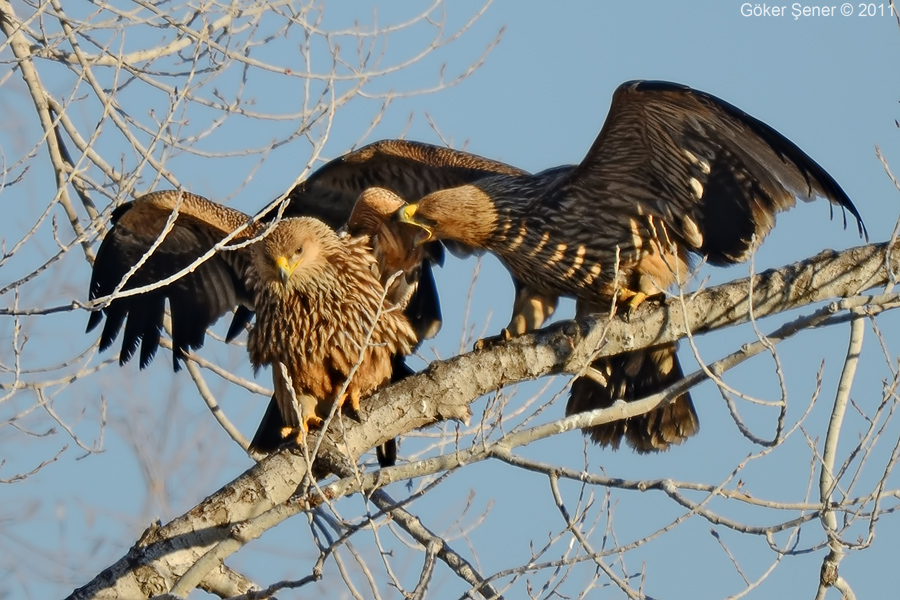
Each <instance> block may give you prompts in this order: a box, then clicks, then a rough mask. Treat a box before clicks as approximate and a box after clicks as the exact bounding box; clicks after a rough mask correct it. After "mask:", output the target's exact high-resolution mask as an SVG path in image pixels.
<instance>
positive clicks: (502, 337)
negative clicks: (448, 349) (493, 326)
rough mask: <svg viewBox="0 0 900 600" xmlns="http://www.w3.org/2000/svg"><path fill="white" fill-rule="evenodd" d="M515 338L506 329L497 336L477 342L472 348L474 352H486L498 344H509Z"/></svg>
mask: <svg viewBox="0 0 900 600" xmlns="http://www.w3.org/2000/svg"><path fill="white" fill-rule="evenodd" d="M512 338H513V334H511V333H510V332H509V329H507V328H506V327H504V328H503V329H501V330H500V333H498V334H497V335H492V336H489V337H486V338H481V339H480V340H477V341H476V342H475V344H474V346H473V347H472V349H473V350H485V349H487V348H491V347H492V346H496V345H497V344H502V343H504V342H508V341H509V340H511V339H512Z"/></svg>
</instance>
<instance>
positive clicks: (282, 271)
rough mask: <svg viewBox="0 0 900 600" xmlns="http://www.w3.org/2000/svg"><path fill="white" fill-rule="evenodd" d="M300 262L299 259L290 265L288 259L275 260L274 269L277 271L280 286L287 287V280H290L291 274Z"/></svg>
mask: <svg viewBox="0 0 900 600" xmlns="http://www.w3.org/2000/svg"><path fill="white" fill-rule="evenodd" d="M302 260H303V259H300V260H298V261H297V262H295V263H294V264H293V265H291V264H290V263H288V259H286V258H285V257H283V256H279V257H278V258H276V259H275V268H276V269H278V279H279V280H281V285H287V282H288V280H289V279H290V278H291V273H293V272H294V270H295V269H296V268H297V265H299V264H300V263H301V261H302Z"/></svg>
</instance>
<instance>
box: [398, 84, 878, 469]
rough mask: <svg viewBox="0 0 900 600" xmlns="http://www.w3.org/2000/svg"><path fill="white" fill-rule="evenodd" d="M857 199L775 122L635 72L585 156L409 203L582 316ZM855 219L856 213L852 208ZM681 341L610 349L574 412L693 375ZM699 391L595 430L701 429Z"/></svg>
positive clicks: (429, 227) (643, 441)
mask: <svg viewBox="0 0 900 600" xmlns="http://www.w3.org/2000/svg"><path fill="white" fill-rule="evenodd" d="M817 196H822V197H825V198H827V199H828V200H829V201H830V202H831V203H832V204H834V205H838V206H840V207H841V208H842V209H844V210H846V211H849V212H850V213H851V214H852V215H853V216H854V217H855V218H856V219H857V222H858V227H859V231H860V234H861V235H864V233H865V229H864V227H863V224H862V220H861V218H860V216H859V213H858V212H857V210H856V208H855V207H854V206H853V204H852V202H851V201H850V199H849V198H848V197H847V195H846V194H845V193H844V191H843V190H842V189H841V188H840V186H839V185H838V184H837V182H835V180H834V179H833V178H832V177H831V176H830V175H829V174H828V173H826V172H825V170H824V169H822V168H821V167H820V166H819V165H818V164H816V162H815V161H813V160H812V159H811V158H810V157H809V156H807V155H806V154H805V153H804V152H803V151H802V150H800V149H799V148H798V147H797V146H796V145H794V144H793V143H792V142H790V141H789V140H788V139H787V138H785V137H784V136H782V135H781V134H779V133H778V132H777V131H775V130H774V129H772V128H771V127H769V126H768V125H766V124H764V123H762V122H761V121H759V120H757V119H755V118H753V117H751V116H750V115H747V114H746V113H744V112H743V111H741V110H739V109H737V108H736V107H734V106H732V105H730V104H728V103H726V102H724V101H722V100H720V99H718V98H715V97H714V96H711V95H709V94H706V93H703V92H699V91H696V90H692V89H690V88H687V87H685V86H681V85H678V84H671V83H664V82H641V81H636V82H629V83H626V84H623V85H622V86H620V87H619V89H618V90H617V91H616V93H615V95H614V96H613V100H612V105H611V107H610V111H609V115H608V117H607V120H606V123H605V124H604V126H603V129H602V131H601V132H600V134H599V136H598V137H597V140H596V141H595V142H594V144H593V146H592V147H591V149H590V150H589V151H588V153H587V156H586V157H585V158H584V160H583V161H582V162H581V164H579V165H577V166H575V167H559V168H556V169H551V170H549V171H545V172H543V173H539V174H537V175H534V176H526V177H508V176H502V175H501V176H495V177H491V178H487V179H482V180H480V181H478V182H475V183H473V184H471V185H465V186H461V187H459V188H455V189H450V190H441V191H438V192H435V193H433V194H430V195H428V196H426V197H425V198H423V199H422V200H421V201H419V202H418V203H417V204H413V205H410V206H407V207H405V208H403V209H401V211H400V212H399V217H400V220H401V221H405V222H407V223H410V224H412V225H415V226H417V227H419V228H421V229H422V230H423V236H424V239H428V240H433V239H452V240H457V241H459V242H461V243H463V244H467V245H469V246H472V247H475V248H485V249H487V250H490V251H492V252H494V253H496V254H497V255H498V256H500V257H501V258H502V259H503V260H504V261H505V263H506V264H507V266H508V267H509V269H510V270H511V271H512V273H513V275H514V276H515V277H517V278H519V279H521V280H522V281H523V282H525V283H526V284H527V285H528V286H529V287H530V288H531V289H533V290H535V291H536V292H538V293H543V294H546V295H565V296H574V297H575V298H576V305H577V311H578V313H579V314H589V313H598V312H599V313H606V312H608V311H609V310H610V309H611V307H612V305H613V303H614V302H617V301H618V304H619V305H620V306H621V305H625V306H628V307H634V306H637V305H638V304H639V303H640V302H641V301H642V300H643V299H644V298H645V297H646V296H650V295H654V294H659V293H661V292H663V291H665V290H666V289H667V288H669V287H670V286H672V285H673V284H675V283H677V282H684V281H685V279H686V278H687V276H688V273H689V269H688V267H689V261H690V258H691V255H692V254H696V255H703V256H705V257H706V258H707V260H708V261H709V262H711V263H713V264H717V265H724V264H730V263H735V262H741V261H743V260H746V258H747V257H748V256H749V254H750V253H751V252H752V251H753V250H754V248H755V247H756V245H757V244H758V243H759V242H760V241H761V240H762V239H763V238H764V237H765V235H766V234H767V233H768V232H769V230H770V229H771V228H772V226H773V225H774V223H775V214H776V213H777V212H779V211H782V210H786V209H788V208H790V207H792V206H793V205H794V202H795V197H799V198H801V199H803V200H806V201H811V200H813V199H814V198H816V197H817ZM845 223H846V220H845ZM675 348H676V346H675V344H667V345H663V346H659V347H655V348H650V349H646V350H641V351H637V352H631V353H626V354H622V355H619V356H614V357H610V358H603V359H599V360H597V361H595V363H594V364H593V365H592V368H593V372H592V373H591V375H592V377H590V378H588V377H583V378H581V379H579V380H577V381H575V382H574V384H573V386H572V391H571V396H570V399H569V403H568V406H567V408H566V411H567V414H572V413H577V412H581V411H587V410H591V409H594V408H599V407H605V406H609V405H611V404H612V403H613V402H615V401H616V400H618V399H624V400H634V399H638V398H641V397H644V396H647V395H649V394H652V393H654V392H657V391H660V390H661V389H664V388H665V387H667V386H668V385H670V384H671V383H673V382H674V381H677V380H678V379H680V378H681V377H682V372H681V367H680V365H679V364H678V360H677V357H676V355H675ZM698 427H699V424H698V420H697V415H696V413H695V411H694V408H693V404H692V402H691V398H690V395H689V394H683V395H681V396H679V397H678V398H676V399H675V400H674V401H673V402H672V403H670V404H668V405H666V406H664V407H661V408H659V409H657V410H655V411H653V412H651V413H649V414H646V415H641V416H638V417H634V418H631V419H628V420H625V421H619V422H616V423H611V424H609V425H601V426H598V427H594V428H592V429H591V430H590V431H589V432H588V433H590V434H591V436H592V438H593V439H594V440H595V441H596V442H598V443H601V444H603V445H611V446H613V447H614V448H616V447H618V445H619V443H620V441H621V439H622V438H623V437H624V438H625V439H626V440H627V441H628V443H629V444H630V445H631V446H632V447H634V448H635V449H636V450H638V451H639V452H650V451H656V450H664V449H666V448H668V447H669V446H670V445H671V444H677V443H681V442H682V441H684V440H685V439H686V438H688V437H690V436H691V435H693V434H694V433H696V432H697V430H698Z"/></svg>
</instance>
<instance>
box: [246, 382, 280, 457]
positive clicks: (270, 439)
mask: <svg viewBox="0 0 900 600" xmlns="http://www.w3.org/2000/svg"><path fill="white" fill-rule="evenodd" d="M284 426H285V423H284V419H283V418H282V416H281V411H280V410H279V409H278V403H277V402H276V401H275V397H274V396H273V397H272V399H271V400H269V405H268V406H267V407H266V412H265V414H264V415H263V418H262V421H260V422H259V427H258V428H257V429H256V433H255V434H254V435H253V439H252V440H251V441H250V449H251V450H254V451H256V452H261V453H263V454H269V453H271V452H274V451H276V450H278V448H280V447H281V446H282V445H283V444H284V443H285V442H286V440H285V439H284V438H283V437H281V430H282V428H283V427H284Z"/></svg>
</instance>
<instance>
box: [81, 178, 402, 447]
mask: <svg viewBox="0 0 900 600" xmlns="http://www.w3.org/2000/svg"><path fill="white" fill-rule="evenodd" d="M167 225H168V226H169V227H170V230H169V231H166V228H167ZM241 227H243V230H241V229H240V228H241ZM229 235H231V236H232V239H231V240H226V238H227V237H228V236H229ZM223 242H226V243H224V247H222V248H221V249H220V250H219V251H217V252H215V253H212V254H211V256H210V257H209V258H208V259H207V260H205V261H204V262H203V263H201V264H200V265H199V266H198V267H197V268H196V269H195V270H193V271H191V272H189V273H187V274H185V275H184V276H182V277H180V278H178V279H177V280H175V281H174V282H173V283H170V284H167V285H163V286H162V287H159V288H158V289H155V290H152V291H148V292H145V293H144V294H141V295H138V296H130V297H124V298H118V299H115V300H113V301H112V302H111V303H110V304H109V305H108V306H107V307H106V308H105V309H104V311H103V312H104V313H105V314H106V316H107V321H106V323H105V325H104V328H103V333H102V334H101V338H100V348H101V349H105V348H106V347H108V346H109V345H110V344H111V343H112V342H113V340H114V339H115V337H116V335H117V334H118V330H119V328H120V326H121V324H122V321H123V320H124V319H125V318H126V316H127V318H128V321H127V323H126V325H125V336H124V337H125V342H124V345H123V347H122V352H121V354H120V361H122V362H124V361H127V360H128V359H129V357H130V356H131V355H132V354H133V353H134V352H135V350H136V349H137V344H138V342H139V341H141V339H142V338H143V339H142V342H141V364H142V365H144V364H146V363H147V361H149V360H150V358H151V357H152V354H153V351H154V349H155V346H156V345H157V344H158V342H159V335H160V332H161V329H162V321H163V307H164V300H165V298H167V297H168V298H169V302H170V304H171V309H172V331H173V344H174V346H175V348H176V360H178V359H179V358H183V356H184V352H185V351H186V350H187V349H189V348H193V347H197V346H198V345H200V344H202V342H203V339H202V336H201V337H192V336H191V331H194V332H196V331H201V333H202V331H203V330H205V326H206V325H208V324H210V323H211V322H213V321H215V320H216V319H217V318H218V317H219V316H220V315H221V314H222V313H223V312H224V311H225V310H229V309H231V308H232V307H233V306H234V305H235V304H236V303H237V302H243V303H247V304H248V305H249V306H250V307H251V308H253V309H254V310H255V311H256V323H255V325H254V327H253V328H252V329H251V331H250V338H249V342H248V345H247V349H248V352H249V355H250V361H251V363H252V364H253V367H254V368H255V369H259V368H260V367H262V366H271V367H272V376H273V381H274V388H275V395H274V401H275V404H276V405H277V407H278V409H279V412H280V414H281V418H282V420H283V423H284V424H285V425H286V426H287V427H289V428H291V429H293V430H298V429H302V430H303V431H306V430H307V429H308V426H309V425H310V424H315V425H318V424H321V422H322V418H323V417H325V416H327V415H328V412H329V411H330V410H331V405H332V403H334V402H337V404H338V406H339V407H340V405H342V404H343V403H344V401H345V400H347V399H349V402H350V407H351V410H352V411H354V412H356V413H357V414H358V411H359V400H360V398H361V397H363V396H365V395H367V394H369V393H370V392H372V391H373V390H375V389H377V388H378V387H379V386H381V385H382V384H384V383H385V382H387V381H389V380H390V377H391V371H392V359H393V357H394V356H395V355H405V354H408V353H409V352H411V351H412V348H413V347H414V346H415V344H416V334H415V331H414V329H413V327H412V325H411V324H410V322H409V319H407V317H406V316H405V315H404V314H403V312H402V311H401V310H398V307H396V306H394V305H392V304H390V303H389V302H387V301H385V297H386V294H385V290H384V287H383V286H382V283H381V281H380V279H379V277H378V268H377V261H376V259H375V256H374V255H373V254H372V252H371V250H370V248H369V238H368V236H362V237H353V236H350V235H349V234H343V235H339V234H337V233H336V232H335V231H334V230H333V229H332V228H331V227H329V226H328V225H326V224H325V223H323V222H322V221H319V220H318V219H314V218H311V217H295V218H288V219H283V220H281V221H279V222H277V223H273V224H269V225H268V226H267V225H266V224H263V223H259V222H256V221H253V220H251V219H250V217H249V216H247V215H245V214H244V213H242V212H240V211H237V210H233V209H229V208H227V207H225V206H222V205H220V204H215V203H213V202H210V201H209V200H207V199H205V198H202V197H200V196H195V195H193V194H189V193H187V192H177V191H166V192H154V193H151V194H147V195H145V196H142V197H140V198H138V199H137V200H135V201H134V202H132V203H131V204H128V205H126V206H125V207H123V208H121V209H120V210H119V211H118V213H117V215H116V216H115V225H114V227H113V229H112V230H111V231H110V232H109V234H108V235H107V237H106V239H104V241H103V244H102V245H101V247H100V250H99V251H98V253H97V260H96V263H95V268H94V275H93V277H92V280H91V289H90V296H91V298H99V297H102V296H106V295H110V294H112V293H113V292H114V291H115V290H116V288H117V287H118V286H119V285H120V283H121V281H122V280H123V277H124V276H125V275H126V274H127V273H128V272H129V271H130V270H131V269H132V268H133V267H134V266H135V265H136V264H138V260H140V259H141V258H142V257H144V256H145V255H146V254H147V251H148V250H149V249H151V247H152V246H153V245H154V244H158V246H157V247H156V248H155V249H154V251H153V252H152V253H150V254H149V255H147V257H146V261H145V262H144V263H143V264H141V265H140V266H139V267H138V268H137V270H136V271H135V272H134V273H133V274H132V275H131V277H130V278H129V279H128V281H127V282H126V284H125V286H124V288H123V289H126V290H127V289H133V288H135V287H138V286H143V285H148V284H153V283H155V282H157V281H161V280H162V279H164V278H165V277H166V276H167V274H168V275H171V274H173V273H174V272H175V271H173V270H172V269H173V268H174V267H175V266H176V265H179V266H180V267H181V268H184V267H186V266H188V265H189V264H190V263H191V262H192V261H191V258H193V259H197V258H200V257H201V256H203V255H205V254H207V253H209V252H210V251H211V250H212V249H213V248H214V247H215V246H217V245H222V244H223ZM188 249H190V250H191V251H188ZM148 307H155V310H148ZM101 319H102V317H101V314H100V313H98V312H95V313H93V314H92V315H91V319H90V322H89V324H88V329H91V328H93V327H95V326H96V325H97V324H98V323H99V322H100V320H101ZM186 319H189V320H186ZM201 324H202V325H203V327H202V329H200V327H198V325H201ZM185 325H187V327H185ZM185 334H187V336H186V337H185ZM176 364H177V363H176ZM354 367H355V370H353V369H354ZM351 373H352V375H351ZM342 390H343V393H342Z"/></svg>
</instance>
